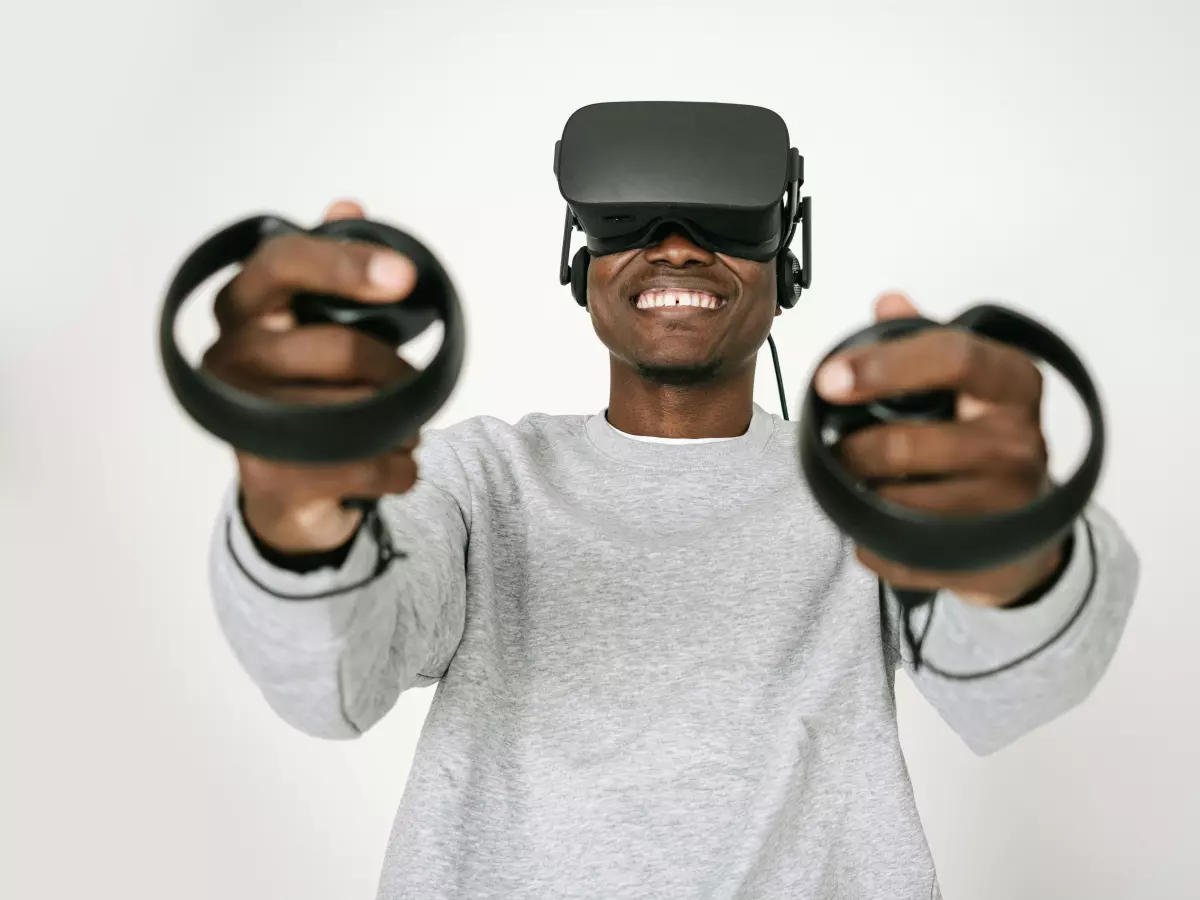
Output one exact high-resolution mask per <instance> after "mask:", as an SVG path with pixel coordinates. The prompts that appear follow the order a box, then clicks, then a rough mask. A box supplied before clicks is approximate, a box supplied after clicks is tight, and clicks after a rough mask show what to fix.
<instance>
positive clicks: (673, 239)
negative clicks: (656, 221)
mask: <svg viewBox="0 0 1200 900" xmlns="http://www.w3.org/2000/svg"><path fill="white" fill-rule="evenodd" d="M644 253H645V256H646V261H647V262H650V263H656V262H661V263H666V264H667V265H669V266H673V267H675V268H680V269H682V268H683V267H684V266H687V265H700V266H707V265H711V264H712V263H713V262H714V258H713V255H712V254H711V253H709V252H708V251H707V250H705V249H704V248H703V247H699V246H697V245H696V244H695V243H693V242H692V240H691V239H690V238H689V237H688V236H687V235H685V234H683V233H682V232H680V231H671V232H669V233H668V234H667V235H665V236H664V237H663V239H662V240H660V241H658V242H657V243H654V244H651V245H650V246H649V247H647V248H646V250H645V251H644Z"/></svg>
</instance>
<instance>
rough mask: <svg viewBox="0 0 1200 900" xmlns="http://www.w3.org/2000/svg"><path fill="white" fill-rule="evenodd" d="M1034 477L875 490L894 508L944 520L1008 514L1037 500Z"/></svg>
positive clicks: (888, 486) (955, 480)
mask: <svg viewBox="0 0 1200 900" xmlns="http://www.w3.org/2000/svg"><path fill="white" fill-rule="evenodd" d="M1040 484H1041V482H1040V480H1039V479H1038V478H1036V477H1032V476H1030V477H1017V476H1007V477H1005V476H998V475H989V476H979V477H965V478H952V479H946V480H944V481H936V482H923V483H920V482H918V483H915V484H884V485H880V486H878V487H877V488H875V490H876V492H877V493H878V494H879V496H880V497H881V498H883V499H884V500H887V501H889V502H891V503H895V504H896V505H897V506H902V507H905V508H906V509H912V510H918V511H920V512H931V513H939V514H943V515H947V516H978V515H989V514H995V513H1003V512H1010V511H1012V510H1015V509H1020V508H1021V507H1023V506H1025V505H1027V504H1029V503H1030V502H1032V501H1033V500H1035V499H1037V497H1038V495H1039V493H1040Z"/></svg>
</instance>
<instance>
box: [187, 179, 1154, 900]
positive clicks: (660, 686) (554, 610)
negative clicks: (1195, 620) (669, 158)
mask: <svg viewBox="0 0 1200 900" xmlns="http://www.w3.org/2000/svg"><path fill="white" fill-rule="evenodd" d="M363 214H364V213H363V210H362V209H361V208H360V207H358V206H357V205H355V204H352V203H348V202H340V203H337V204H335V205H334V206H333V207H331V209H330V211H329V213H328V216H329V217H331V218H337V217H347V216H362V215H363ZM775 273H776V269H775V266H774V264H773V263H771V262H768V263H758V262H750V261H747V260H742V259H736V258H732V257H728V256H723V255H720V254H715V253H711V252H708V251H706V250H703V249H701V248H700V247H698V246H697V245H695V244H694V243H692V242H691V241H689V240H688V239H686V238H685V237H683V236H682V235H681V234H678V233H671V234H667V235H666V236H665V237H663V239H662V240H660V241H659V242H657V243H654V244H651V245H649V246H647V247H645V248H642V249H636V250H630V251H626V252H620V253H614V254H611V255H607V256H598V257H596V258H594V259H593V260H592V261H591V265H590V267H589V270H588V284H587V299H588V305H587V309H588V313H589V315H590V317H591V322H592V325H593V326H594V328H595V331H596V333H597V335H598V336H599V337H600V339H601V340H602V341H603V342H604V344H605V345H606V346H607V347H608V349H609V351H610V357H611V391H610V397H609V402H608V405H607V407H606V409H605V410H604V411H602V412H600V413H597V414H596V415H577V416H549V415H530V416H527V417H526V418H524V419H522V420H521V421H520V422H518V423H517V424H515V425H509V424H506V423H504V422H501V421H498V420H495V419H492V418H488V417H477V418H472V419H469V420H467V421H465V422H462V423H460V424H457V425H455V426H453V427H450V428H446V429H441V430H429V431H427V432H425V434H424V435H423V437H422V440H421V444H420V447H419V448H417V447H416V446H408V447H404V448H400V449H397V450H396V451H395V452H394V453H391V454H387V455H385V456H381V457H380V458H378V459H374V460H370V461H366V462H362V463H358V464H352V465H336V466H321V467H303V466H296V465H282V464H275V463H270V462H266V461H263V460H259V459H253V458H250V457H249V456H247V455H245V454H239V455H238V471H239V478H238V484H237V486H236V488H235V489H233V490H231V491H230V494H229V498H228V506H227V509H226V511H225V515H224V516H223V517H222V519H221V522H220V526H219V528H218V529H217V531H216V536H215V541H214V545H213V579H214V589H215V597H216V603H217V609H218V612H219V615H220V619H221V622H222V625H223V628H224V630H225V633H226V634H227V635H228V639H229V641H230V642H231V644H232V646H233V648H234V650H235V652H236V653H237V655H238V658H239V659H240V660H241V662H242V664H243V665H244V666H245V668H246V670H247V671H248V672H249V674H250V676H251V677H252V678H253V679H254V681H255V682H256V683H257V684H258V686H259V687H260V688H261V690H262V692H263V693H264V695H265V696H266V699H267V701H268V702H269V703H270V705H271V706H272V707H273V708H274V710H275V711H276V712H277V713H278V714H279V715H280V716H281V717H283V718H284V719H285V720H286V721H287V722H289V723H291V724H292V725H293V726H295V727H296V728H298V729H300V730H301V731H303V732H305V733H308V734H311V735H315V736H319V737H325V738H334V739H337V738H354V737H357V736H359V735H361V734H362V733H363V732H365V731H366V730H367V729H369V728H370V727H371V726H372V725H374V724H375V723H376V722H378V721H379V720H380V718H381V717H382V716H383V715H384V714H385V713H387V712H388V710H389V709H390V708H391V707H392V706H393V705H394V704H395V702H396V699H397V697H398V696H399V694H400V693H401V692H402V691H404V690H407V689H408V688H411V687H416V686H425V685H433V684H436V685H437V691H436V694H435V696H434V699H433V704H432V707H431V709H430V713H429V717H428V720H427V722H426V724H425V728H424V731H423V733H422V736H421V740H420V743H419V745H418V748H417V753H416V758H415V760H414V764H413V768H412V772H411V776H410V780H409V784H408V787H407V789H406V792H405V795H404V799H403V803H402V806H401V810H400V813H399V816H398V818H397V821H396V825H395V829H394V832H393V835H392V839H391V842H390V845H389V849H388V853H387V859H386V864H385V869H384V872H383V876H382V880H381V885H380V897H381V898H389V900H390V898H401V897H403V898H410V897H411V898H418V897H419V898H421V900H465V898H476V897H497V898H512V900H516V898H539V900H540V898H555V900H566V898H585V897H586V898H605V900H614V898H623V897H630V898H632V897H638V898H641V897H646V898H650V897H653V898H661V900H675V898H679V900H682V898H688V900H694V898H735V897H736V898H743V900H767V898H771V900H775V898H789V900H818V898H820V900H834V898H837V900H858V898H862V900H867V898H870V900H880V898H900V897H904V898H908V897H912V898H918V897H920V898H925V897H938V896H940V893H939V889H938V886H937V879H936V875H935V872H934V867H933V863H932V860H931V856H930V853H929V849H928V847H927V844H926V841H925V838H924V836H923V833H922V829H921V825H920V822H919V819H918V816H917V812H916V809H915V805H914V801H913V794H912V789H911V785H910V782H909V779H908V776H907V773H906V769H905V764H904V759H903V756H902V753H901V748H900V745H899V741H898V735H897V722H896V714H895V701H894V694H893V685H894V672H895V669H896V668H897V667H898V666H900V665H902V664H904V663H905V662H906V661H907V659H908V658H909V652H910V650H911V648H908V647H906V646H903V644H904V642H903V640H902V639H901V638H900V637H899V629H898V628H897V627H896V621H897V618H898V617H897V609H896V605H895V603H894V600H892V598H891V597H890V595H887V596H885V602H884V603H882V604H881V603H880V602H879V596H880V595H879V577H880V576H882V577H883V578H884V579H886V581H887V582H888V583H890V584H892V585H896V586H905V587H910V586H911V587H926V588H939V589H941V593H940V594H939V596H938V599H937V602H936V606H935V610H936V615H934V616H932V617H931V618H930V619H929V620H928V621H927V622H925V625H927V626H928V633H927V634H926V636H925V640H924V644H923V650H922V656H923V658H924V659H925V660H927V661H928V663H929V666H928V667H922V668H920V669H918V670H917V671H915V672H914V673H913V678H914V681H915V683H916V685H917V686H918V688H919V689H920V690H921V692H922V693H923V694H924V696H925V697H927V698H928V700H929V702H931V703H932V704H933V705H934V706H935V707H936V708H937V709H938V711H939V712H940V713H941V715H942V716H943V717H944V718H945V719H946V721H947V722H948V723H949V724H950V725H951V726H952V727H953V728H954V729H955V730H956V731H957V733H958V734H960V735H961V736H962V738H963V739H964V740H965V741H966V742H967V743H968V745H969V746H970V747H972V748H973V749H974V750H975V751H977V752H979V753H990V752H993V751H996V750H998V749H1000V748H1002V747H1004V746H1005V745H1007V744H1009V743H1011V742H1012V741H1014V740H1015V739H1017V738H1018V737H1020V736H1021V735H1024V734H1026V733H1028V732H1029V731H1031V730H1032V729H1035V728H1037V727H1039V726H1041V725H1043V724H1044V723H1047V722H1049V721H1050V720H1052V719H1054V718H1055V717H1057V716H1059V715H1060V714H1062V713H1063V712H1065V711H1066V710H1068V709H1069V708H1071V707H1073V706H1074V705H1075V704H1077V703H1079V702H1080V701H1081V700H1083V699H1084V697H1085V696H1086V695H1087V694H1088V693H1089V692H1090V691H1091V689H1092V688H1093V686H1094V685H1095V683H1096V681H1097V679H1098V678H1099V676H1100V673H1101V672H1102V670H1103V669H1104V668H1105V666H1106V665H1107V663H1108V661H1109V660H1110V658H1111V657H1112V655H1113V653H1114V651H1115V648H1116V645H1117V642H1118V638H1119V636H1120V632H1121V630H1122V627H1123V623H1124V621H1125V618H1126V615H1127V612H1128V610H1129V607H1130V604H1131V602H1132V598H1133V595H1134V588H1135V583H1136V576H1137V568H1138V567H1137V559H1136V556H1135V553H1134V551H1133V550H1132V548H1131V547H1130V545H1129V544H1128V542H1127V541H1126V539H1125V538H1124V536H1123V534H1122V532H1121V531H1120V530H1119V528H1118V527H1117V525H1116V524H1115V523H1114V521H1113V520H1112V519H1111V517H1110V516H1109V515H1107V514H1106V513H1105V512H1104V511H1103V510H1102V509H1100V508H1097V507H1096V506H1095V505H1093V506H1091V507H1089V509H1088V510H1087V512H1086V516H1085V517H1084V518H1083V519H1081V520H1080V522H1079V523H1078V526H1077V528H1076V529H1075V532H1074V533H1073V534H1072V535H1071V537H1070V538H1068V539H1067V541H1066V542H1064V543H1063V544H1062V545H1059V546H1053V547H1044V548H1040V549H1039V550H1038V551H1037V552H1036V553H1032V554H1031V555H1030V556H1029V557H1028V558H1026V559H1023V560H1020V561H1018V562H1016V563H1013V564H1010V565H1007V566H1005V567H1003V568H1001V569H998V570H994V571H987V572H975V573H966V574H961V573H960V574H957V575H944V574H939V573H927V572H912V571H907V570H904V569H902V568H899V567H897V566H895V565H892V564H890V563H888V562H886V561H884V560H881V559H879V558H877V557H875V556H873V555H872V554H870V553H868V552H866V551H865V550H860V549H858V548H855V547H853V546H851V545H850V544H849V543H848V541H847V540H846V538H845V537H844V536H842V535H841V534H839V533H838V532H837V531H836V530H835V529H834V528H833V527H832V526H831V525H830V524H829V523H828V522H827V521H826V520H825V518H824V517H823V516H822V515H820V513H819V511H818V509H817V508H816V507H815V505H814V502H813V500H812V497H811V495H810V493H809V492H808V489H807V487H806V485H805V483H804V480H803V478H802V477H801V474H800V471H799V466H798V463H797V450H796V441H797V430H796V425H795V423H790V422H786V421H784V420H782V419H781V418H779V417H777V416H774V415H772V414H769V413H767V412H766V411H765V410H763V409H762V408H760V407H758V406H757V405H756V404H755V403H754V401H753V396H752V389H753V382H754V368H755V359H756V355H757V352H758V350H759V348H760V347H761V346H762V344H763V342H764V341H765V340H766V338H767V335H768V332H769V330H770V327H771V324H772V322H773V320H774V317H775V316H776V315H778V314H780V312H781V310H780V309H779V307H778V306H777V305H776V297H777V294H776V285H775ZM413 279H414V273H413V269H412V266H411V265H409V264H408V263H407V262H406V261H405V260H403V259H401V258H399V257H396V256H395V255H392V254H391V253H390V252H388V251H383V250H380V249H378V248H372V247H368V246H365V245H363V246H356V245H346V244H341V245H336V244H333V243H330V242H326V241H322V240H320V239H317V238H313V237H308V236H289V237H285V238H277V239H275V240H273V241H271V242H269V243H268V244H266V245H265V246H264V247H263V248H262V249H261V251H260V252H259V253H258V254H257V255H256V256H255V257H254V258H252V259H251V260H250V261H249V262H248V263H247V265H246V266H245V267H244V269H243V271H242V272H241V273H240V274H239V275H238V276H237V277H236V278H235V279H234V280H233V281H232V282H231V283H230V284H229V285H228V287H227V288H226V289H225V290H224V291H223V292H222V294H221V297H220V299H219V301H218V319H219V322H220V325H221V337H220V339H219V340H218V341H217V343H216V344H215V345H214V346H213V348H212V349H211V350H210V352H209V353H208V355H207V357H206V361H205V364H206V366H207V367H208V368H209V369H210V370H211V371H212V372H214V373H216V374H217V375H219V376H220V377H222V378H224V379H226V380H228V381H230V382H232V383H236V384H238V385H240V386H242V387H246V388H249V389H252V390H256V391H258V392H260V393H262V394H266V395H270V396H274V397H289V398H305V399H310V400H313V401H314V402H329V401H337V400H338V399H340V398H349V397H356V396H361V395H362V394H363V393H364V392H368V391H371V390H373V389H375V388H377V387H379V386H380V385H382V384H385V383H387V382H388V381H389V380H391V379H394V378H398V377H403V375H404V374H405V372H406V371H408V370H407V368H406V367H405V366H404V364H403V363H402V362H401V361H399V360H398V359H397V358H396V357H395V354H394V353H393V352H392V351H391V350H389V349H388V348H386V347H384V346H383V345H382V344H379V343H376V342H374V341H373V340H372V339H370V338H369V337H366V336H365V335H362V334H360V333H358V332H352V331H349V330H347V329H343V328H340V327H337V326H320V327H317V326H311V327H305V328H296V327H295V325H294V322H292V321H291V318H290V315H289V313H288V312H287V306H288V299H289V297H290V295H291V294H292V293H293V292H296V291H298V290H311V291H323V292H335V293H340V294H343V295H346V296H350V297H354V298H358V299H361V300H363V301H364V302H377V301H393V300H395V299H397V298H402V297H404V296H405V295H406V294H407V292H408V291H409V290H411V288H412V285H413ZM876 311H877V314H878V315H879V316H882V317H889V316H898V315H911V314H913V312H914V309H913V307H912V305H911V304H910V303H909V301H908V300H907V299H906V298H905V297H903V296H901V295H897V294H889V295H885V296H883V297H882V298H880V300H879V301H878V303H877V307H876ZM818 380H819V384H820V389H821V391H822V392H823V393H824V394H825V396H826V397H827V398H828V399H830V400H831V401H835V402H847V401H858V400H863V399H865V398H868V397H871V396H886V395H895V394H897V393H900V392H905V391H919V390H923V389H930V388H933V387H942V388H949V389H954V390H958V391H960V392H961V393H962V394H963V395H965V396H964V397H963V398H962V402H961V403H960V409H959V412H960V416H959V420H958V421H957V422H954V423H946V424H937V425H924V426H914V425H892V426H887V427H881V428H875V429H871V430H868V431H863V432H860V433H858V434H856V435H854V436H853V437H852V438H851V439H850V440H848V441H847V442H846V444H845V446H844V457H845V460H846V462H847V465H849V466H850V467H851V468H852V469H854V470H855V471H856V472H857V473H859V474H860V475H862V476H864V477H878V478H884V479H893V483H892V484H891V485H890V486H885V487H883V488H881V490H883V491H884V492H885V493H886V494H887V495H888V496H890V497H892V498H893V499H894V500H896V501H897V502H900V503H905V504H908V505H911V506H915V507H919V508H923V509H929V510H941V511H959V512H962V511H971V512H986V511H996V510H1001V509H1007V508H1011V507H1016V506H1020V505H1023V504H1024V503H1026V502H1027V501H1028V500H1029V499H1030V498H1031V497H1032V496H1034V495H1035V494H1036V493H1037V492H1038V491H1039V490H1041V489H1042V488H1043V486H1044V484H1045V482H1046V477H1047V476H1046V453H1045V443H1044V441H1043V437H1042V433H1041V428H1040V424H1039V418H1040V417H1039V411H1040V402H1041V382H1040V378H1039V375H1038V371H1037V369H1036V367H1035V365H1034V364H1033V362H1032V361H1031V360H1030V359H1028V358H1026V357H1024V356H1023V355H1021V354H1020V353H1018V352H1016V351H1013V350H1011V349H1009V348H1006V347H1003V346H999V345H995V344H991V343H988V342H984V341H982V340H978V339H972V338H969V337H964V336H963V335H961V334H956V333H952V332H949V331H943V330H933V331H931V332H928V333H925V334H922V335H918V336H916V337H912V338H909V339H905V340H898V341H895V342H891V343H889V344H886V345H883V346H879V347H875V348H870V349H867V350H864V351H855V352H854V353H852V354H851V355H849V356H847V357H845V358H842V359H839V360H835V361H833V362H831V364H830V365H829V366H827V367H826V368H824V369H823V370H822V372H820V373H819V376H818ZM417 457H419V461H420V470H419V473H418V469H417V464H416V458H417ZM921 473H939V474H947V473H949V474H952V475H954V476H955V477H954V478H952V479H950V480H946V481H942V482H940V483H936V484H933V483H910V484H896V483H894V480H895V477H897V476H904V475H911V474H921ZM418 474H419V477H418ZM363 496H373V497H383V498H384V499H383V501H382V505H381V509H382V524H383V526H384V531H385V532H386V534H387V536H388V537H390V538H391V540H393V541H394V543H395V545H396V546H397V547H398V548H399V549H400V550H402V551H403V552H404V553H405V554H406V557H405V558H402V559H399V560H396V561H395V562H393V563H392V565H391V567H390V568H389V569H387V570H386V571H385V572H384V573H383V574H382V575H380V576H379V577H374V575H375V564H376V559H377V555H376V551H377V545H376V542H377V541H378V540H380V539H382V536H381V532H380V531H378V530H373V529H372V528H370V527H364V526H363V521H362V514H361V513H360V512H358V511H356V510H348V509H344V508H342V506H341V504H340V500H341V499H342V498H344V497H363ZM376 524H378V523H376ZM285 596H291V597H309V598H315V599H308V600H305V601H303V602H298V601H295V600H286V599H282V598H283V597H285ZM918 624H920V623H918ZM989 673H990V674H989ZM976 676H978V677H976Z"/></svg>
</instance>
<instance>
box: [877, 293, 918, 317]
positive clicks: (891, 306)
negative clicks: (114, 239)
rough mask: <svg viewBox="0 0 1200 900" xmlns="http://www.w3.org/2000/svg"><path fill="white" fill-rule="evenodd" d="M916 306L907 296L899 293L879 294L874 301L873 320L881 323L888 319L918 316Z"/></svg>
mask: <svg viewBox="0 0 1200 900" xmlns="http://www.w3.org/2000/svg"><path fill="white" fill-rule="evenodd" d="M919 315H920V312H918V311H917V307H916V305H915V304H914V303H913V302H912V300H910V299H909V298H908V295H907V294H903V293H901V292H899V291H889V292H887V293H886V294H880V295H879V297H878V298H876V300H875V320H876V321H877V322H883V321H886V320H888V319H908V318H912V317H914V316H919Z"/></svg>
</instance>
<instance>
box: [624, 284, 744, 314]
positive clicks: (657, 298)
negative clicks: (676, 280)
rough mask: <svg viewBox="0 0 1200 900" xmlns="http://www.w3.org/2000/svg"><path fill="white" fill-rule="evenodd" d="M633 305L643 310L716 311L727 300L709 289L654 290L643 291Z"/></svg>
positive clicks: (635, 298) (634, 299) (636, 297)
mask: <svg viewBox="0 0 1200 900" xmlns="http://www.w3.org/2000/svg"><path fill="white" fill-rule="evenodd" d="M632 302H633V305H634V307H636V308H637V309H642V310H651V309H652V310H658V309H684V310H691V309H698V310H709V311H712V312H715V311H717V310H719V309H722V308H723V307H724V306H725V300H724V299H723V298H721V297H718V296H716V295H715V294H710V293H708V292H707V291H684V290H670V289H667V290H652V291H642V292H641V293H640V294H638V295H636V296H635V297H634V298H633V301H632Z"/></svg>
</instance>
